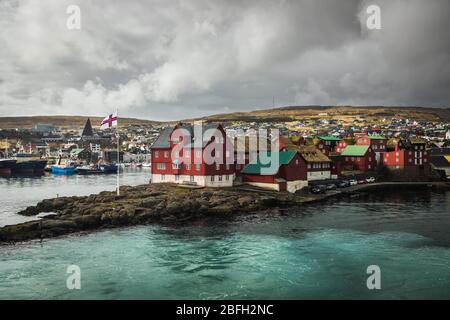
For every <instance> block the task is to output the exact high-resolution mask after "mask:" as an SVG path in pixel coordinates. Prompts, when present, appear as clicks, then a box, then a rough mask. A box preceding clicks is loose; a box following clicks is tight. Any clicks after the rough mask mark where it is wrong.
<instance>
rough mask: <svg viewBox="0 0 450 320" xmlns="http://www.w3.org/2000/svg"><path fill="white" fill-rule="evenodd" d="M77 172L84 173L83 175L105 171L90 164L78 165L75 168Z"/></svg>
mask: <svg viewBox="0 0 450 320" xmlns="http://www.w3.org/2000/svg"><path fill="white" fill-rule="evenodd" d="M75 172H76V173H77V174H83V175H87V174H100V173H103V172H102V171H101V170H99V168H98V167H96V166H89V165H86V166H80V167H77V168H76V169H75Z"/></svg>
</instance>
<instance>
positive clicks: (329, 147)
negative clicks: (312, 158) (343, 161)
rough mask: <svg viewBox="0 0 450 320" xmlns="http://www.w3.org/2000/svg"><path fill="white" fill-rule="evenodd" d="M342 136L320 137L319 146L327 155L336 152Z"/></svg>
mask: <svg viewBox="0 0 450 320" xmlns="http://www.w3.org/2000/svg"><path fill="white" fill-rule="evenodd" d="M340 141H341V139H340V138H338V137H334V136H322V137H319V138H318V142H317V144H316V145H317V148H319V150H320V151H322V153H323V154H325V155H326V156H328V155H330V153H334V152H336V147H337V146H338V144H339V142H340Z"/></svg>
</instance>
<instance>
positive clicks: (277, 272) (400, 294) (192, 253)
mask: <svg viewBox="0 0 450 320" xmlns="http://www.w3.org/2000/svg"><path fill="white" fill-rule="evenodd" d="M449 209H450V193H434V192H429V191H417V192H410V191H398V192H397V193H396V195H390V194H389V193H384V194H372V195H366V196H362V197H357V198H348V199H343V200H340V201H339V202H336V203H333V202H328V203H325V204H322V205H313V206H309V207H307V208H305V209H303V210H296V211H293V210H288V211H279V212H271V213H266V214H262V215H253V216H242V217H236V218H234V219H229V220H223V221H216V222H212V221H208V220H204V221H199V222H197V223H195V224H192V225H189V226H183V227H180V226H179V227H170V226H140V227H133V228H126V229H114V230H108V231H103V232H97V233H92V234H89V235H77V236H70V237H65V238H59V239H53V240H47V241H44V242H43V243H42V244H41V243H29V244H23V245H16V246H4V247H0V299H17V298H26V299H298V298H301V299H312V298H321V299H340V298H352V299H383V298H387V299H413V298H425V299H428V298H438V299H449V298H450V232H449V231H450V210H449ZM72 264H76V265H78V266H79V267H80V269H81V290H68V289H67V288H66V279H67V276H68V275H67V274H66V268H67V266H69V265H72ZM369 265H378V266H379V267H380V268H381V286H382V289H381V290H375V291H372V290H368V289H367V287H366V279H367V277H368V275H367V274H366V268H367V267H368V266H369Z"/></svg>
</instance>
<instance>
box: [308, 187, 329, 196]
mask: <svg viewBox="0 0 450 320" xmlns="http://www.w3.org/2000/svg"><path fill="white" fill-rule="evenodd" d="M326 190H327V187H326V186H324V185H317V186H313V187H312V188H311V193H315V194H318V193H325V191H326Z"/></svg>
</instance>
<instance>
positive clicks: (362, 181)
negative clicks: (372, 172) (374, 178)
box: [357, 179, 367, 184]
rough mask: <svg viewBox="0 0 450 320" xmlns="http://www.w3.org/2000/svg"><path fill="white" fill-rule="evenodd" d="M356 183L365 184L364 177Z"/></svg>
mask: <svg viewBox="0 0 450 320" xmlns="http://www.w3.org/2000/svg"><path fill="white" fill-rule="evenodd" d="M357 182H358V184H366V183H367V182H366V179H358V181H357Z"/></svg>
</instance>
